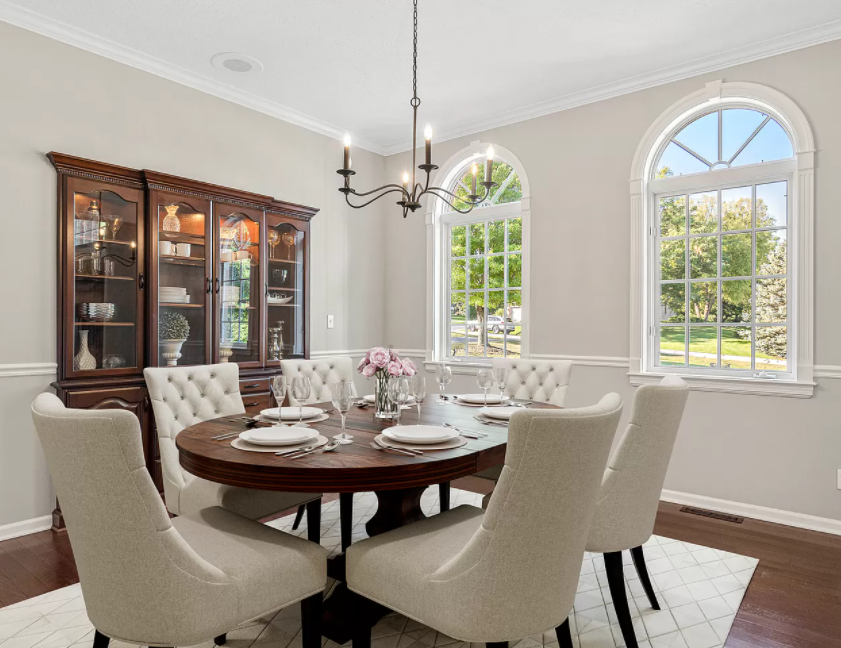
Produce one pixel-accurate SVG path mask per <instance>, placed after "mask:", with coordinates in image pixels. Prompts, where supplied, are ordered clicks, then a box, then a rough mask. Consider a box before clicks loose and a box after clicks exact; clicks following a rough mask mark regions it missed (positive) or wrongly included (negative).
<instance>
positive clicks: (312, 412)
mask: <svg viewBox="0 0 841 648" xmlns="http://www.w3.org/2000/svg"><path fill="white" fill-rule="evenodd" d="M322 414H324V410H323V409H321V408H320V407H306V406H304V407H303V408H298V407H280V408H278V407H271V408H269V409H264V410H263V411H262V412H260V415H261V416H265V417H266V418H270V419H278V418H279V419H280V420H281V421H297V420H298V418H299V416H301V417H302V418H303V419H304V420H306V419H311V418H315V417H316V416H321V415H322Z"/></svg>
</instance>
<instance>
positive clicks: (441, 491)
mask: <svg viewBox="0 0 841 648" xmlns="http://www.w3.org/2000/svg"><path fill="white" fill-rule="evenodd" d="M438 497H439V499H440V500H441V511H442V512H443V511H449V510H450V482H443V483H441V484H438Z"/></svg>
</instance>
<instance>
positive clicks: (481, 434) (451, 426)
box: [444, 423, 488, 438]
mask: <svg viewBox="0 0 841 648" xmlns="http://www.w3.org/2000/svg"><path fill="white" fill-rule="evenodd" d="M444 427H448V428H450V429H452V430H455V431H456V432H458V433H459V434H461V435H462V436H466V437H469V436H470V435H471V434H475V435H476V437H486V436H488V435H487V434H485V433H484V432H479V431H478V430H462V429H461V428H457V427H456V426H455V425H453V424H452V423H444ZM476 437H474V438H476Z"/></svg>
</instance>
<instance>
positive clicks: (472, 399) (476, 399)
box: [458, 394, 502, 403]
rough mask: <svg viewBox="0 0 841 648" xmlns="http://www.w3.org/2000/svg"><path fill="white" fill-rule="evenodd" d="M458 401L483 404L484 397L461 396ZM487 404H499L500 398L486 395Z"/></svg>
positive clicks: (478, 395) (479, 395) (480, 395)
mask: <svg viewBox="0 0 841 648" xmlns="http://www.w3.org/2000/svg"><path fill="white" fill-rule="evenodd" d="M458 398H459V400H463V401H464V402H465V403H485V395H484V394H462V395H461V396H459V397H458ZM487 402H488V403H501V402H502V396H500V395H499V394H488V400H487Z"/></svg>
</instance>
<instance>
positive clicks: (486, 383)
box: [476, 369, 494, 407]
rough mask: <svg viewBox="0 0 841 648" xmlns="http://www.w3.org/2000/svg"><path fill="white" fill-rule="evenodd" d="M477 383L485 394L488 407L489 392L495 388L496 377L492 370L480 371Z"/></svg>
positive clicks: (477, 375)
mask: <svg viewBox="0 0 841 648" xmlns="http://www.w3.org/2000/svg"><path fill="white" fill-rule="evenodd" d="M476 383H477V384H478V385H479V389H481V390H482V391H484V392H485V407H487V406H488V390H489V389H490V388H491V387H493V384H494V377H493V373H492V372H491V370H490V369H479V373H477V374H476Z"/></svg>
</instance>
